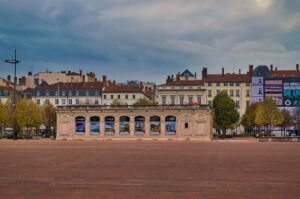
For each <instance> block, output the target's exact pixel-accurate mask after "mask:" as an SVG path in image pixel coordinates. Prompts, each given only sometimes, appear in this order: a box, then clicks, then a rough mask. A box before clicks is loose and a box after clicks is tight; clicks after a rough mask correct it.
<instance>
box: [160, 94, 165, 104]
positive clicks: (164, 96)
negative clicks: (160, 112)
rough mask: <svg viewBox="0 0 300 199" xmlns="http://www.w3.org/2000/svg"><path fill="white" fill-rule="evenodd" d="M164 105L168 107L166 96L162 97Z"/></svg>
mask: <svg viewBox="0 0 300 199" xmlns="http://www.w3.org/2000/svg"><path fill="white" fill-rule="evenodd" d="M161 101H162V105H166V96H162V97H161Z"/></svg>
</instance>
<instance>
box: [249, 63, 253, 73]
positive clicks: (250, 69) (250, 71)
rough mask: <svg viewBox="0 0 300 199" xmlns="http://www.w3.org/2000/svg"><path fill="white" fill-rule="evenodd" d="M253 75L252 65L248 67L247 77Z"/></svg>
mask: <svg viewBox="0 0 300 199" xmlns="http://www.w3.org/2000/svg"><path fill="white" fill-rule="evenodd" d="M252 74H253V65H249V76H252Z"/></svg>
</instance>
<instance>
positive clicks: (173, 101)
mask: <svg viewBox="0 0 300 199" xmlns="http://www.w3.org/2000/svg"><path fill="white" fill-rule="evenodd" d="M171 104H172V105H174V104H175V96H171Z"/></svg>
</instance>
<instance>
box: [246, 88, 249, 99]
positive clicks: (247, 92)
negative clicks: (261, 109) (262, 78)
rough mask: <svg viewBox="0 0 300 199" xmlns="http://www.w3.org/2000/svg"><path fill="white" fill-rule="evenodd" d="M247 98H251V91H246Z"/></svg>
mask: <svg viewBox="0 0 300 199" xmlns="http://www.w3.org/2000/svg"><path fill="white" fill-rule="evenodd" d="M246 96H247V97H250V90H249V89H247V90H246Z"/></svg>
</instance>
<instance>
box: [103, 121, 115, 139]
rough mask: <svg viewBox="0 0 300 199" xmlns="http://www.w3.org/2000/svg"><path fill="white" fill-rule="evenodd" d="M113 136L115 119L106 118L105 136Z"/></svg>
mask: <svg viewBox="0 0 300 199" xmlns="http://www.w3.org/2000/svg"><path fill="white" fill-rule="evenodd" d="M113 134H115V118H114V117H106V118H105V135H113Z"/></svg>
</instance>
